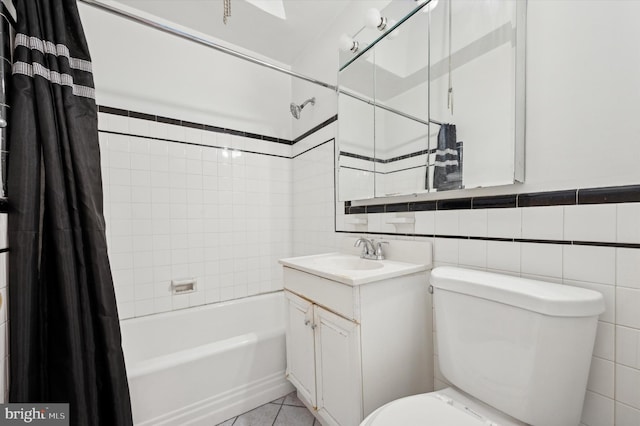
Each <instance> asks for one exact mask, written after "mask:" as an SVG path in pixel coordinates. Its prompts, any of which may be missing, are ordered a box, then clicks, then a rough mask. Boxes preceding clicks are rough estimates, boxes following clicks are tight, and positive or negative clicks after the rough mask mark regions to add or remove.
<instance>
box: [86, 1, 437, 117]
mask: <svg viewBox="0 0 640 426" xmlns="http://www.w3.org/2000/svg"><path fill="white" fill-rule="evenodd" d="M78 1H79V2H81V3H86V4H88V5H91V6H94V7H97V8H98V9H102V10H104V11H107V12H109V13H112V14H114V15H117V16H120V17H122V18H125V19H128V20H130V21H133V22H137V23H139V24H142V25H146V26H148V27H151V28H155V29H157V30H159V31H162V32H165V33H167V34H173V35H175V36H177V37H180V38H182V39H185V40H189V41H192V42H194V43H197V44H201V45H203V46H207V47H209V48H211V49H214V50H217V51H219V52H222V53H226V54H228V55H231V56H233V57H235V58H238V59H242V60H245V61H248V62H251V63H253V64H256V65H260V66H262V67H265V68H269V69H272V70H274V71H278V72H281V73H283V74H287V75H289V76H291V77H295V78H299V79H301V80H305V81H308V82H309V83H313V84H317V85H318V86H322V87H325V88H327V89H330V90H334V91H336V92H339V93H342V94H344V95H347V96H350V97H352V98H355V99H358V100H360V101H362V102H366V103H367V104H369V105H375V106H377V107H379V108H382V109H384V110H387V111H390V112H393V113H395V114H398V115H401V116H403V117H405V118H408V119H410V120H413V121H417V122H418V123H422V124H426V125H428V124H429V123H433V124H437V125H441V124H442V123H440V122H439V121H435V120H429V121H424V120H422V119H420V118H417V117H414V116H412V115H409V114H407V113H404V112H402V111H398V110H396V109H394V108H391V107H388V106H386V105H381V104H377V103H375V102H374V101H372V100H369V99H366V98H363V97H361V96H359V95H356V94H354V93H351V92H348V91H345V90H344V89H340V88H338V87H337V86H334V85H332V84H329V83H325V82H324V81H320V80H316V79H315V78H311V77H307V76H306V75H303V74H300V73H297V72H295V71H291V70H288V69H286V68H282V67H279V66H277V65H274V64H270V63H269V62H266V61H263V60H260V59H257V58H254V57H253V56H249V55H245V54H244V53H240V52H238V51H236V50H233V49H230V48H228V47H224V46H221V45H219V44H217V43H214V42H212V41H210V40H206V39H204V38H201V37H198V36H196V35H193V34H189V33H187V32H185V31H182V30H180V29H178V28H174V27H171V26H169V25H166V24H163V23H160V22H156V21H154V20H152V19H149V18H143V17H141V16H138V15H135V14H133V13H131V12H127V11H125V10H122V9H119V8H117V7H115V6H112V5H109V4H106V3H102V2H101V1H97V0H78Z"/></svg>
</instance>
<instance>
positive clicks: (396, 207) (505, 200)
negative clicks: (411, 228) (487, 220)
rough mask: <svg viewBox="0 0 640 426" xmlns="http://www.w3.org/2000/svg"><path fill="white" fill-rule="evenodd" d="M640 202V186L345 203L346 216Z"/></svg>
mask: <svg viewBox="0 0 640 426" xmlns="http://www.w3.org/2000/svg"><path fill="white" fill-rule="evenodd" d="M637 202H640V185H626V186H610V187H603V188H585V189H569V190H564V191H548V192H533V193H523V194H509V195H495V196H484V197H468V198H449V199H444V200H434V201H414V202H407V203H389V204H373V205H367V206H353V205H351V202H346V203H345V209H344V213H345V214H362V213H386V212H418V211H431V210H469V209H498V208H513V207H539V206H568V205H584V204H607V203H637Z"/></svg>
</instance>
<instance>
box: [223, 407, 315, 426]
mask: <svg viewBox="0 0 640 426" xmlns="http://www.w3.org/2000/svg"><path fill="white" fill-rule="evenodd" d="M279 410H280V406H279V405H276V404H265V405H262V406H260V407H258V408H256V409H253V410H251V411H249V412H247V413H244V414H242V415H240V416H238V418H237V419H236V421H235V423H233V426H268V425H271V424H273V421H274V420H275V418H276V416H278V411H279ZM309 415H311V413H309Z"/></svg>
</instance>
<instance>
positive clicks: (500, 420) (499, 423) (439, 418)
mask: <svg viewBox="0 0 640 426" xmlns="http://www.w3.org/2000/svg"><path fill="white" fill-rule="evenodd" d="M398 425H402V426H418V425H420V426H429V425H433V426H526V423H523V422H521V421H518V420H516V419H514V418H513V417H510V416H508V415H506V414H504V413H502V412H500V411H498V410H496V409H494V408H492V407H489V406H488V405H486V404H483V403H482V402H480V401H478V400H477V399H475V398H473V397H471V396H469V395H465V394H464V393H463V392H461V391H460V390H457V389H454V388H446V389H443V390H440V391H437V392H430V393H422V394H418V395H412V396H408V397H405V398H401V399H397V400H395V401H392V402H390V403H388V404H385V405H383V406H382V407H380V408H378V409H377V410H375V411H374V412H373V413H371V414H369V416H368V417H367V418H366V419H364V421H363V422H362V423H361V426H398Z"/></svg>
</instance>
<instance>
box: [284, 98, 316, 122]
mask: <svg viewBox="0 0 640 426" xmlns="http://www.w3.org/2000/svg"><path fill="white" fill-rule="evenodd" d="M309 103H310V104H311V105H315V104H316V98H310V99H307V100H306V101H304V102H303V103H302V104H301V105H298V104H295V103H293V102H291V105H289V108H290V109H291V115H293V117H294V118H295V119H296V120H298V119H299V118H300V111H302V108H304V107H305V105H307V104H309Z"/></svg>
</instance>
